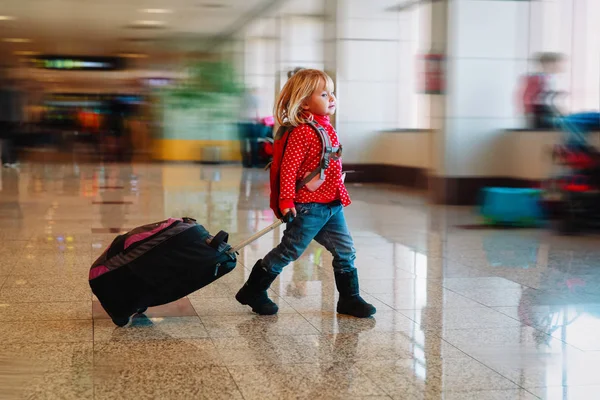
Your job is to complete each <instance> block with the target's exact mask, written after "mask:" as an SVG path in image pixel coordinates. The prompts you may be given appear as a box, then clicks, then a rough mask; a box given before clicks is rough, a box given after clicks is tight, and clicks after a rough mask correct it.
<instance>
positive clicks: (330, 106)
mask: <svg viewBox="0 0 600 400" xmlns="http://www.w3.org/2000/svg"><path fill="white" fill-rule="evenodd" d="M335 103H336V98H335V95H334V94H333V88H331V90H328V89H327V84H326V83H325V82H323V84H322V85H321V87H320V88H318V89H316V90H315V91H313V92H312V94H311V95H310V97H309V98H308V99H306V101H305V102H304V106H303V108H304V110H305V111H308V112H310V113H312V114H315V115H333V114H335V108H336V104H335Z"/></svg>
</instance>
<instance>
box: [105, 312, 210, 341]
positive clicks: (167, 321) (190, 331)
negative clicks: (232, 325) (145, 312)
mask: <svg viewBox="0 0 600 400" xmlns="http://www.w3.org/2000/svg"><path fill="white" fill-rule="evenodd" d="M207 337H208V332H207V331H206V328H204V325H203V324H202V322H201V321H200V318H198V317H178V318H146V317H144V316H139V317H137V316H136V317H134V318H133V319H132V322H131V323H130V324H129V325H127V326H126V327H123V328H119V327H117V326H116V325H115V324H114V323H113V322H112V321H111V320H109V319H98V320H95V321H94V342H131V341H133V342H138V341H144V340H173V339H203V338H207Z"/></svg>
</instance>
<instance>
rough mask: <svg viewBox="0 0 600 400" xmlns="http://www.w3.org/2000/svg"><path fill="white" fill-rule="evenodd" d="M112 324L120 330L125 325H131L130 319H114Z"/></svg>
mask: <svg viewBox="0 0 600 400" xmlns="http://www.w3.org/2000/svg"><path fill="white" fill-rule="evenodd" d="M112 322H113V323H114V324H115V325H116V326H118V327H119V328H122V327H124V326H125V325H127V324H128V323H129V317H126V318H113V319H112Z"/></svg>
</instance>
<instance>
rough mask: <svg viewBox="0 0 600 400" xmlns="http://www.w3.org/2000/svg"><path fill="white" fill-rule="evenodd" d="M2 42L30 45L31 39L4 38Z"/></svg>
mask: <svg viewBox="0 0 600 400" xmlns="http://www.w3.org/2000/svg"><path fill="white" fill-rule="evenodd" d="M3 41H4V42H6V43H30V42H31V39H24V38H5V39H3Z"/></svg>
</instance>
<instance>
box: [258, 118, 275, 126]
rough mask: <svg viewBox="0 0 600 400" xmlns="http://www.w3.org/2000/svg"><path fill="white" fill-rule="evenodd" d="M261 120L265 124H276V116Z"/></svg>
mask: <svg viewBox="0 0 600 400" xmlns="http://www.w3.org/2000/svg"><path fill="white" fill-rule="evenodd" d="M260 122H261V123H262V124H263V125H264V126H269V127H273V126H275V117H264V118H263V119H262V120H261V121H260Z"/></svg>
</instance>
